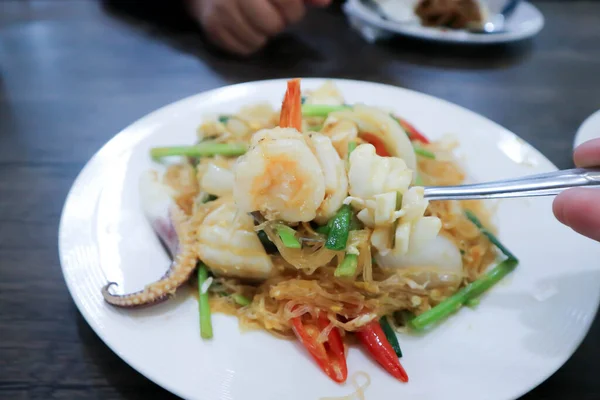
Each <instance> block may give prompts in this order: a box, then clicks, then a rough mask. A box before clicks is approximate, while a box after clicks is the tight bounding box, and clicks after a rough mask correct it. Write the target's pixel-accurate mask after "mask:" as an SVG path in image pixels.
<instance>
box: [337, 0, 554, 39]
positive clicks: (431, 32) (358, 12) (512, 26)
mask: <svg viewBox="0 0 600 400" xmlns="http://www.w3.org/2000/svg"><path fill="white" fill-rule="evenodd" d="M405 2H406V3H405V4H406V5H407V7H408V6H409V5H411V4H412V3H415V1H413V0H405ZM399 4H401V3H399ZM395 8H396V9H397V10H396V12H398V13H399V14H398V15H399V19H400V20H402V21H404V22H397V21H392V20H385V19H383V18H382V17H381V16H380V15H378V13H377V12H375V11H374V10H372V9H371V8H369V7H367V6H365V5H364V4H363V3H362V2H361V1H360V0H347V1H346V3H345V4H344V11H345V12H346V14H347V15H348V16H349V17H350V18H351V21H352V22H353V24H354V25H356V24H357V21H356V20H358V21H360V23H361V24H364V25H366V26H367V27H368V28H369V29H370V30H373V29H375V30H378V31H379V33H375V34H373V33H370V34H367V35H371V36H373V35H374V36H385V35H386V34H387V35H389V34H398V35H405V36H411V37H414V38H419V39H426V40H432V41H437V42H451V43H465V44H491V43H507V42H513V41H518V40H523V39H526V38H529V37H532V36H535V35H537V34H538V33H539V31H540V30H541V29H542V28H543V26H544V16H543V15H542V13H541V12H540V11H539V10H538V9H537V8H536V7H535V6H534V5H533V4H531V3H528V2H521V3H520V4H519V5H518V6H517V8H516V10H515V11H514V14H513V15H512V16H511V17H510V18H509V19H508V20H507V22H506V32H502V33H494V34H478V33H471V32H469V31H466V30H452V29H444V28H437V27H425V26H423V25H421V23H420V21H419V18H418V17H417V16H416V15H415V14H414V11H413V10H412V9H410V8H407V9H406V10H402V7H395ZM398 10H400V11H398Z"/></svg>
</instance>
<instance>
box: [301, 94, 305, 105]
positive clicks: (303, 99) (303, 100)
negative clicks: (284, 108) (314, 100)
mask: <svg viewBox="0 0 600 400" xmlns="http://www.w3.org/2000/svg"><path fill="white" fill-rule="evenodd" d="M300 103H301V104H304V103H306V96H302V97H300Z"/></svg>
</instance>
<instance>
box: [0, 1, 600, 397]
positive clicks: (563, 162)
mask: <svg viewBox="0 0 600 400" xmlns="http://www.w3.org/2000/svg"><path fill="white" fill-rule="evenodd" d="M114 3H117V5H111V4H110V3H97V2H93V1H85V0H70V1H69V0H64V1H60V0H45V1H16V0H15V1H7V0H3V1H1V2H0V398H2V399H44V400H46V399H78V398H81V399H93V398H97V399H147V398H172V396H171V395H170V394H168V393H167V392H165V391H164V390H162V389H161V388H159V387H158V386H156V385H154V384H153V383H151V382H149V381H148V380H146V379H145V378H144V377H142V376H141V375H140V374H138V373H137V372H136V371H134V370H133V369H131V368H130V367H129V366H128V365H126V364H125V363H124V362H122V361H121V360H120V359H119V358H118V357H117V356H116V355H115V354H114V353H112V352H111V351H110V350H109V349H108V348H107V347H106V346H105V345H104V344H103V342H102V341H101V340H100V339H99V338H98V337H97V336H96V335H95V333H94V332H93V331H92V330H91V329H90V328H89V327H88V325H87V324H86V323H85V321H84V320H83V318H82V317H81V315H80V314H79V312H78V311H77V309H76V308H75V305H74V304H73V302H72V300H71V298H70V297H69V294H68V292H67V289H66V287H65V284H64V281H63V278H62V274H61V270H60V265H59V261H58V254H57V229H58V221H59V217H60V213H61V207H62V205H63V201H64V199H65V196H66V194H67V191H68V190H69V187H70V185H71V183H72V182H73V180H74V179H75V177H76V175H77V173H78V172H79V171H80V169H81V168H82V167H83V165H84V164H85V162H86V161H87V160H88V159H89V158H90V157H91V156H92V155H93V154H94V152H96V151H97V150H98V149H99V148H100V146H101V145H102V144H103V143H104V142H106V141H107V140H108V139H110V138H111V137H112V136H113V135H114V134H115V133H117V132H118V131H119V130H121V129H122V128H124V127H125V126H127V125H128V124H129V123H131V122H132V121H134V120H135V119H137V118H138V117H140V116H142V115H144V114H146V113H148V112H150V111H152V110H154V109H156V108H158V107H161V106H163V105H165V104H167V103H170V102H172V101H174V100H177V99H180V98H182V97H185V96H188V95H191V94H194V93H197V92H201V91H204V90H208V89H212V88H216V87H219V86H223V85H227V84H231V83H236V82H241V81H250V80H256V79H265V78H275V77H289V76H323V77H340V78H354V79H363V80H371V81H377V82H384V83H389V84H393V85H398V86H403V87H407V88H410V89H415V90H419V91H422V92H425V93H429V94H432V95H435V96H439V97H441V98H444V99H447V100H450V101H452V102H455V103H458V104H460V105H462V106H465V107H467V108H470V109H472V110H474V111H476V112H478V113H481V114H483V115H485V116H487V117H489V118H491V119H492V120H494V121H497V122H499V123H500V124H502V125H504V126H506V127H507V128H509V129H510V130H512V131H514V132H517V133H518V134H519V135H521V136H522V137H524V138H525V139H526V140H528V141H530V142H531V143H532V144H533V145H535V146H536V147H537V148H538V149H540V150H541V151H542V152H543V153H544V154H545V155H546V156H548V157H549V158H550V160H552V161H553V162H554V163H556V164H557V165H558V166H559V167H568V166H570V164H571V156H570V153H571V143H572V140H573V135H574V133H575V131H576V129H577V127H578V126H579V124H580V123H581V122H582V121H583V119H584V118H585V117H586V116H588V115H589V114H590V113H592V112H593V111H595V110H596V109H598V108H600V85H599V84H600V75H599V72H600V45H599V44H600V23H599V20H598V18H599V17H598V16H599V15H600V2H583V1H582V2H577V1H572V2H568V1H562V2H538V3H537V5H538V6H539V8H540V9H541V10H542V12H543V13H544V15H545V17H546V24H547V25H546V28H545V29H544V30H543V31H542V32H541V34H540V35H539V36H538V37H537V38H535V40H534V41H527V42H524V43H519V44H516V45H511V46H495V47H491V48H479V47H470V48H469V47H467V48H464V47H455V46H436V45H431V44H427V43H422V42H418V41H411V40H406V39H397V40H394V41H392V42H389V43H385V44H380V45H376V46H373V45H368V44H367V43H365V42H364V41H363V40H362V39H361V38H360V37H359V36H358V35H357V34H355V33H353V32H352V31H350V30H349V28H348V26H347V24H346V21H345V18H344V16H343V15H342V14H341V12H340V10H339V7H333V8H332V9H330V10H324V11H314V12H311V13H310V15H309V16H308V18H307V19H306V20H305V21H304V22H303V23H302V24H300V25H299V26H297V27H294V29H292V30H291V31H290V33H289V34H286V35H284V36H283V37H281V38H279V39H277V40H276V41H275V42H274V43H272V45H271V46H269V47H268V48H267V49H266V50H265V51H264V52H262V53H261V54H259V55H257V56H256V57H254V58H252V59H250V60H247V61H244V62H242V61H240V60H236V59H232V58H228V57H224V56H223V55H221V54H218V53H214V52H212V51H210V50H209V49H207V47H206V46H205V45H204V44H203V42H202V40H201V37H200V35H199V33H198V32H197V31H196V30H195V29H194V28H193V27H192V26H190V25H189V24H187V23H186V22H185V21H183V20H181V19H180V18H179V15H178V14H177V13H175V12H167V10H163V9H160V7H158V9H157V8H156V7H154V6H153V7H150V6H146V7H145V6H143V5H142V3H143V2H142V1H141V0H140V1H137V2H136V1H133V2H126V1H116V2H114ZM165 3H166V2H165ZM140 10H146V11H140ZM359 54H360V55H359ZM549 217H550V216H549ZM599 346H600V323H598V321H597V322H596V324H595V325H594V326H593V328H592V330H591V332H590V334H589V335H588V337H587V339H586V340H585V341H584V343H583V344H582V345H581V347H580V348H579V350H578V351H577V352H576V354H575V355H574V356H573V358H571V360H570V361H569V362H567V364H566V365H565V366H564V367H563V368H562V369H560V370H559V371H558V372H557V373H556V374H555V375H554V376H553V377H552V378H550V379H549V380H548V381H547V382H545V383H544V384H542V385H541V386H540V387H538V388H537V389H535V390H534V391H533V392H531V393H530V394H529V395H527V396H525V397H524V399H526V400H539V399H561V400H562V399H578V400H586V399H589V400H591V399H600V380H598V377H597V371H598V370H600V357H599V356H600V349H599V348H598V347H599Z"/></svg>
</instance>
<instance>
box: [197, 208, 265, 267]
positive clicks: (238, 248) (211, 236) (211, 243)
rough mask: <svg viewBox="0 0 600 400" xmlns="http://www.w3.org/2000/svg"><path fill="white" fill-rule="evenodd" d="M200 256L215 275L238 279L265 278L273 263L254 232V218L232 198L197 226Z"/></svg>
mask: <svg viewBox="0 0 600 400" xmlns="http://www.w3.org/2000/svg"><path fill="white" fill-rule="evenodd" d="M197 240H198V245H197V251H198V255H199V256H200V259H201V260H202V261H203V262H204V263H205V264H206V265H207V266H208V267H209V268H210V269H211V271H213V272H214V273H216V274H219V275H225V276H230V277H236V278H251V279H265V278H268V277H269V276H271V274H272V273H273V263H272V261H271V258H270V257H269V256H268V255H267V253H266V252H265V249H264V247H263V245H262V244H261V242H260V239H259V238H258V235H257V234H256V232H255V231H254V221H253V219H252V217H251V216H250V215H248V214H245V213H243V212H240V211H239V210H238V209H237V207H236V206H235V204H234V203H233V201H228V202H225V203H223V204H222V205H220V206H219V207H218V208H216V209H215V210H213V211H211V212H210V213H209V214H208V215H207V216H206V218H204V221H203V222H202V224H201V225H200V227H199V228H198V232H197Z"/></svg>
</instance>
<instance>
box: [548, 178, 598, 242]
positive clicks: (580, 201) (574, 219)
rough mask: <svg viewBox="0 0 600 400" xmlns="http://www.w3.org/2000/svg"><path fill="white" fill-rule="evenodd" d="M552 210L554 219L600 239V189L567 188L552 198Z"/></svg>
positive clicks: (583, 233) (595, 238)
mask: <svg viewBox="0 0 600 400" xmlns="http://www.w3.org/2000/svg"><path fill="white" fill-rule="evenodd" d="M552 210H553V212H554V215H555V216H556V219H558V220H559V221H560V222H562V223H563V224H565V225H567V226H569V227H570V228H572V229H573V230H575V231H576V232H578V233H580V234H582V235H585V236H587V237H589V238H592V239H594V240H600V191H598V190H597V189H584V188H575V189H569V190H566V191H564V192H562V193H561V194H559V195H558V196H556V198H555V199H554V202H553V204H552Z"/></svg>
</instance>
